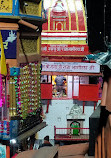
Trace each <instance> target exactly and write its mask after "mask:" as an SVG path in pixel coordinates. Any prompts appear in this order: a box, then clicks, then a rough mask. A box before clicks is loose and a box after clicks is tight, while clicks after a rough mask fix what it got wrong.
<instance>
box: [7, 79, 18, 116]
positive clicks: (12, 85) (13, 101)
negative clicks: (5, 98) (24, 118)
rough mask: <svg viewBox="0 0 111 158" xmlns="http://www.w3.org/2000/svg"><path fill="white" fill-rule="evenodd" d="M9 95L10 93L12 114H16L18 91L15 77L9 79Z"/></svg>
mask: <svg viewBox="0 0 111 158" xmlns="http://www.w3.org/2000/svg"><path fill="white" fill-rule="evenodd" d="M9 95H10V107H9V111H10V116H16V115H17V112H16V92H15V81H14V77H10V80H9Z"/></svg>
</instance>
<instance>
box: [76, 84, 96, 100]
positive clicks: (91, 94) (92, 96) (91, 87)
mask: <svg viewBox="0 0 111 158" xmlns="http://www.w3.org/2000/svg"><path fill="white" fill-rule="evenodd" d="M98 93H99V86H98V85H96V84H87V85H83V84H80V86H79V100H81V101H98Z"/></svg>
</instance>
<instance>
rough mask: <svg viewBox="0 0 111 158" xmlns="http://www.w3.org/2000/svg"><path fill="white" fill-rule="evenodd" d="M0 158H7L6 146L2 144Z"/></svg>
mask: <svg viewBox="0 0 111 158" xmlns="http://www.w3.org/2000/svg"><path fill="white" fill-rule="evenodd" d="M0 158H6V145H1V144H0Z"/></svg>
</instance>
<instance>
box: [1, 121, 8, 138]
mask: <svg viewBox="0 0 111 158" xmlns="http://www.w3.org/2000/svg"><path fill="white" fill-rule="evenodd" d="M9 128H10V127H9V122H8V121H0V139H2V140H9V139H10V134H9V133H10V132H9V131H10V130H9Z"/></svg>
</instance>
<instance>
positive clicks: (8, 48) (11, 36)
mask: <svg viewBox="0 0 111 158" xmlns="http://www.w3.org/2000/svg"><path fill="white" fill-rule="evenodd" d="M1 34H2V39H3V46H4V53H5V58H6V59H16V42H17V31H15V30H1ZM0 57H1V44H0Z"/></svg>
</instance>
